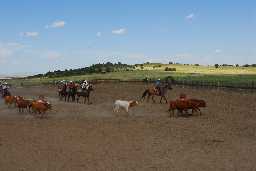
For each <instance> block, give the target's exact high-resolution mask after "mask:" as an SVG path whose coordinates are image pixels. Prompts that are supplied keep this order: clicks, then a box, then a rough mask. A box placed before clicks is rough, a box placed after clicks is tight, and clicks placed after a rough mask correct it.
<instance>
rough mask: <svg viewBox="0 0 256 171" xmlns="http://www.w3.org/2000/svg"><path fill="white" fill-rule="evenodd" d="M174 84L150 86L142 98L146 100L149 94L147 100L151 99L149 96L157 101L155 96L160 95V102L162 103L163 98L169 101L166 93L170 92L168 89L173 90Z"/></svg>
mask: <svg viewBox="0 0 256 171" xmlns="http://www.w3.org/2000/svg"><path fill="white" fill-rule="evenodd" d="M171 89H172V86H171V83H162V84H161V85H160V86H159V88H156V87H149V88H148V89H146V90H145V91H144V92H143V94H142V97H141V100H144V99H145V97H146V96H147V101H149V98H150V97H151V98H152V101H153V102H154V103H155V102H156V101H155V99H154V97H155V96H160V97H161V99H160V103H162V99H164V100H165V103H168V101H167V98H166V94H167V92H168V90H171Z"/></svg>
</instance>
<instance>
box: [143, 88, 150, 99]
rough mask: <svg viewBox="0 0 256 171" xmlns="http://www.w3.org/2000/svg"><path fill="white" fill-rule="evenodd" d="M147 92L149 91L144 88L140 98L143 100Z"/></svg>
mask: <svg viewBox="0 0 256 171" xmlns="http://www.w3.org/2000/svg"><path fill="white" fill-rule="evenodd" d="M148 93H149V91H148V89H147V90H145V91H144V92H143V94H142V96H141V100H144V99H145V97H146V95H147V94H148Z"/></svg>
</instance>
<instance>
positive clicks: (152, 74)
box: [9, 64, 256, 85]
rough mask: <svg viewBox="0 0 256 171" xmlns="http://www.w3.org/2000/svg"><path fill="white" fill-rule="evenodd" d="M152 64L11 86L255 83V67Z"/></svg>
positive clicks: (34, 80) (39, 79)
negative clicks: (91, 82) (96, 82)
mask: <svg viewBox="0 0 256 171" xmlns="http://www.w3.org/2000/svg"><path fill="white" fill-rule="evenodd" d="M154 66H156V65H154V64H144V65H143V69H142V68H141V67H136V69H135V70H134V71H125V72H111V73H99V74H96V73H94V74H85V75H79V76H68V77H56V78H46V77H44V78H31V79H13V80H10V81H9V82H10V83H11V84H14V85H15V84H20V83H23V84H24V85H36V84H44V83H50V82H54V81H57V80H75V81H77V80H83V79H87V80H93V79H120V80H143V79H144V78H146V77H147V78H150V79H152V80H154V79H157V78H161V79H163V78H165V77H167V76H173V77H174V79H175V80H179V81H183V80H185V81H188V80H190V81H206V82H222V83H226V84H251V83H252V82H253V81H256V67H219V68H215V67H214V66H194V65H180V64H174V65H169V64H168V65H167V64H162V65H161V67H154ZM166 67H170V68H176V71H164V69H165V68H166Z"/></svg>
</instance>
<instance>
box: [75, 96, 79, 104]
mask: <svg viewBox="0 0 256 171" xmlns="http://www.w3.org/2000/svg"><path fill="white" fill-rule="evenodd" d="M76 102H77V103H79V96H78V95H77V98H76Z"/></svg>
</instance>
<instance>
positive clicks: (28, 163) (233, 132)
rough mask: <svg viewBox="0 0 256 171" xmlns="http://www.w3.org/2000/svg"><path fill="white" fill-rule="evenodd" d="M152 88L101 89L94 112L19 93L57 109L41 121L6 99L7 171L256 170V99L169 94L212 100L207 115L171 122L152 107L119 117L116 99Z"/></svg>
mask: <svg viewBox="0 0 256 171" xmlns="http://www.w3.org/2000/svg"><path fill="white" fill-rule="evenodd" d="M147 86H148V85H144V84H130V83H116V84H113V83H105V84H97V85H96V86H95V91H94V92H93V93H92V98H91V101H92V103H93V104H92V105H85V104H76V103H66V102H62V101H61V102H60V101H59V100H58V97H57V94H56V88H55V87H46V86H44V87H43V86H41V87H40V86H38V87H29V88H28V87H27V88H25V87H23V88H22V87H17V88H15V89H13V90H12V93H13V94H15V95H22V96H25V97H28V98H33V97H37V96H38V95H40V94H43V95H45V96H46V97H47V99H48V100H49V101H51V103H52V104H53V110H52V111H49V112H48V114H49V117H48V119H38V118H34V117H32V116H31V115H29V114H28V113H27V112H24V113H22V114H21V113H18V111H17V109H16V108H11V109H8V108H7V106H5V105H4V104H3V101H2V100H0V154H1V155H0V170H1V171H9V170H10V171H16V170H18V171H19V170H23V171H30V170H31V171H37V170H38V171H45V170H47V171H54V170H64V171H65V170H75V171H80V170H81V171H82V170H92V171H95V170H195V171H199V170H203V171H205V170H208V171H209V170H227V171H230V170H256V163H255V161H256V93H255V92H245V91H230V90H210V89H192V88H181V87H174V89H173V90H171V91H169V94H168V98H169V99H175V98H176V97H177V96H178V95H179V93H181V92H184V93H186V94H187V95H188V96H189V97H194V98H200V99H205V100H206V101H207V108H205V109H203V115H202V116H198V115H195V116H191V117H179V118H169V114H168V112H167V109H168V105H166V104H159V103H156V104H153V103H152V102H149V103H147V102H143V103H141V104H140V105H139V106H136V107H134V108H132V109H131V111H130V116H127V115H126V113H125V112H120V113H119V114H114V113H113V112H112V105H113V101H114V100H115V99H127V100H130V99H138V98H139V97H140V95H141V94H142V92H143V90H144V89H145V88H146V87H147ZM157 99H158V98H157ZM158 100H159V99H158Z"/></svg>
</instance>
